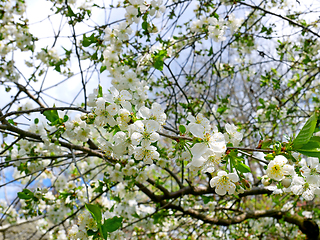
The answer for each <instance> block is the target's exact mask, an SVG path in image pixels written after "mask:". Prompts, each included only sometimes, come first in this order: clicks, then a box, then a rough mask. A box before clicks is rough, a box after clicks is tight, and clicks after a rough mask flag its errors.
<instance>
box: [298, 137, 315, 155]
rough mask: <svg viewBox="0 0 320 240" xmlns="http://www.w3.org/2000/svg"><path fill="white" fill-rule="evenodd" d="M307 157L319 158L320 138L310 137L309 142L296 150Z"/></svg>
mask: <svg viewBox="0 0 320 240" xmlns="http://www.w3.org/2000/svg"><path fill="white" fill-rule="evenodd" d="M297 151H298V152H299V153H301V154H303V155H306V156H308V157H318V158H319V157H320V137H312V138H311V139H310V141H309V142H308V143H307V144H305V145H303V146H302V147H301V148H299V149H298V150H297Z"/></svg>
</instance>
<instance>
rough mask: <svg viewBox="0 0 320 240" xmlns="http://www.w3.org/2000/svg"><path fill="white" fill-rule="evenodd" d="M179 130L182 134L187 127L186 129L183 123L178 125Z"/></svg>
mask: <svg viewBox="0 0 320 240" xmlns="http://www.w3.org/2000/svg"><path fill="white" fill-rule="evenodd" d="M179 131H180V132H181V133H182V134H184V133H185V132H186V131H187V129H186V127H185V126H184V125H180V126H179Z"/></svg>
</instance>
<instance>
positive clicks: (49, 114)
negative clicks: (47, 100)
mask: <svg viewBox="0 0 320 240" xmlns="http://www.w3.org/2000/svg"><path fill="white" fill-rule="evenodd" d="M53 107H54V106H53ZM43 115H44V116H45V117H46V119H47V120H48V121H49V122H51V123H53V122H55V121H57V120H58V119H59V114H58V111H57V110H46V111H44V112H43Z"/></svg>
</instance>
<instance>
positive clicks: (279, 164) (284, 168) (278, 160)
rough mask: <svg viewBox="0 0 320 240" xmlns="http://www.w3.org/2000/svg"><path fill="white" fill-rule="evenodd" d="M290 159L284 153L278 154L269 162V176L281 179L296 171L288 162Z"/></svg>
mask: <svg viewBox="0 0 320 240" xmlns="http://www.w3.org/2000/svg"><path fill="white" fill-rule="evenodd" d="M287 162H288V160H287V159H286V157H284V156H282V155H278V156H276V157H275V158H274V159H273V160H272V161H270V163H269V164H268V168H267V171H266V173H267V175H268V177H270V178H272V179H274V180H276V181H281V180H282V179H283V178H284V176H285V175H291V174H293V173H294V169H293V166H290V165H288V164H286V163H287Z"/></svg>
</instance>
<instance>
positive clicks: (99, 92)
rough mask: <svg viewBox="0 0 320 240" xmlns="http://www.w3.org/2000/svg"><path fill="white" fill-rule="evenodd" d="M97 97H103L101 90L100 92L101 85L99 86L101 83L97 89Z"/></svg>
mask: <svg viewBox="0 0 320 240" xmlns="http://www.w3.org/2000/svg"><path fill="white" fill-rule="evenodd" d="M97 97H98V98H99V97H103V92H102V87H101V85H99V91H98V96H97Z"/></svg>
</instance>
